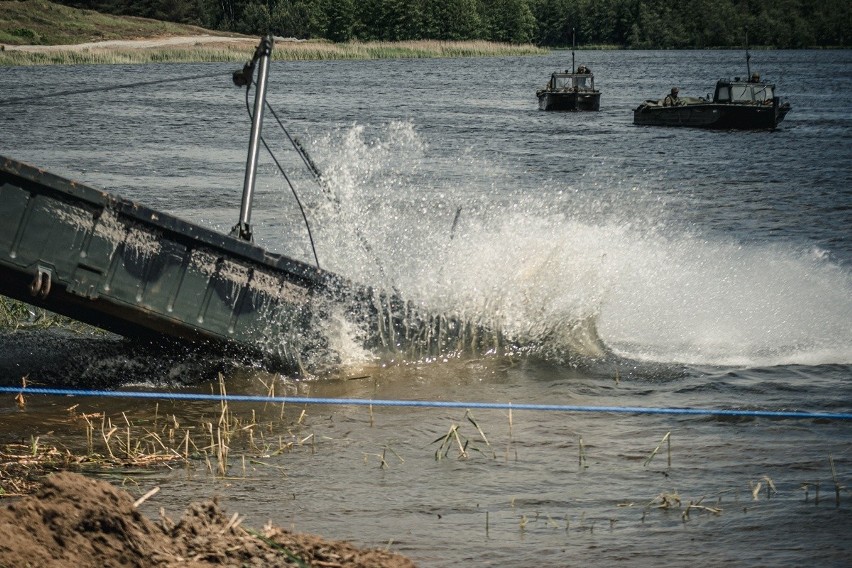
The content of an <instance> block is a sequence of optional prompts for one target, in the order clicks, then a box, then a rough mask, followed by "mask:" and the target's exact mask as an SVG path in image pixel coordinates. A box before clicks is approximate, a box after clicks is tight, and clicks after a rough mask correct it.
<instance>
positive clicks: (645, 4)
mask: <svg viewBox="0 0 852 568" xmlns="http://www.w3.org/2000/svg"><path fill="white" fill-rule="evenodd" d="M62 3H63V4H67V5H70V6H75V7H79V8H86V9H90V10H97V11H99V12H105V13H112V14H127V15H133V16H143V17H146V18H155V19H158V20H166V21H170V22H179V23H186V24H198V25H202V26H205V27H208V28H212V29H218V30H227V31H234V32H241V33H245V34H251V35H261V34H265V33H268V32H272V33H273V34H275V35H279V36H284V37H295V38H300V39H310V38H315V39H317V38H321V39H328V40H331V41H334V42H347V41H350V40H358V41H404V40H417V39H428V40H442V41H455V40H478V39H486V40H491V41H498V42H506V43H513V44H524V43H535V44H538V45H543V46H551V47H567V46H570V45H571V39H572V30H573V31H574V33H575V34H576V41H577V43H578V44H580V45H615V46H623V47H628V48H642V49H661V48H662V49H666V48H707V47H740V46H742V45H744V44H745V39H746V30H748V37H749V40H750V44H751V45H755V46H774V47H779V48H799V47H820V46H822V47H828V46H832V47H848V46H849V45H850V30H852V3H850V2H849V1H848V0H774V1H773V2H766V1H765V0H690V2H679V3H678V2H670V1H667V0H62ZM16 4H17V5H21V4H24V5H32V6H36V5H38V6H40V7H41V8H40V9H39V11H44V8H43V7H44V6H45V5H47V6H51V5H52V4H51V3H50V2H46V1H45V0H25V1H23V2H21V1H17V2H11V1H8V0H0V41H6V42H8V43H22V42H23V41H24V40H23V39H21V38H20V37H18V39H17V40H7V38H10V37H16V36H14V34H15V33H18V32H20V33H25V32H28V31H32V32H33V33H34V34H36V35H35V36H34V37H30V38H29V39H28V40H27V41H29V42H32V43H36V42H38V41H39V40H40V41H41V43H51V42H52V41H53V40H52V39H51V38H50V37H40V36H41V35H44V34H43V33H42V32H41V31H40V30H39V28H37V27H34V26H32V25H29V24H28V23H24V22H19V25H17V26H15V27H12V26H6V25H4V24H5V23H6V22H5V21H4V17H3V15H2V13H3V12H4V9H6V7H7V6H12V5H16ZM7 11H8V10H7Z"/></svg>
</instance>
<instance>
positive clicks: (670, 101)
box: [663, 87, 680, 107]
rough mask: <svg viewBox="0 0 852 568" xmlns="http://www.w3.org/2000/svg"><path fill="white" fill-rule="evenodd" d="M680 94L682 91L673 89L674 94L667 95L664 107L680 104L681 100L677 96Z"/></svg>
mask: <svg viewBox="0 0 852 568" xmlns="http://www.w3.org/2000/svg"><path fill="white" fill-rule="evenodd" d="M679 92H680V89H678V88H677V87H672V92H671V93H669V94H668V95H666V98H665V99H663V106H667V107H671V106H677V105H678V104H680V99H679V98H678V97H677V94H678V93H679Z"/></svg>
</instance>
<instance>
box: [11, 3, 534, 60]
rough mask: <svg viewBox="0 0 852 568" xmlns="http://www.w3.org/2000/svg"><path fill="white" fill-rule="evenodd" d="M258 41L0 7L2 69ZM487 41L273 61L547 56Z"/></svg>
mask: <svg viewBox="0 0 852 568" xmlns="http://www.w3.org/2000/svg"><path fill="white" fill-rule="evenodd" d="M257 41H258V38H254V37H246V36H240V35H238V34H229V33H226V32H219V31H211V30H205V29H203V28H199V27H195V26H186V25H179V24H172V23H168V22H161V21H157V20H149V19H146V18H133V17H124V16H112V15H108V14H101V13H98V12H94V11H92V10H79V9H75V8H69V7H67V6H63V5H60V4H54V3H52V2H48V1H46V0H25V1H6V0H2V1H0V66H11V65H79V64H114V63H124V64H127V63H165V62H172V63H178V62H184V63H186V62H211V61H240V62H242V61H245V60H246V59H249V58H250V57H251V55H252V53H254V48H255V46H256V45H257ZM547 52H548V51H547V50H545V49H541V48H538V47H536V46H533V45H512V44H502V43H493V42H485V41H458V42H446V41H428V40H424V41H404V42H366V43H360V42H351V43H341V44H337V43H331V42H328V41H324V40H316V41H313V40H312V41H299V40H283V39H279V40H278V41H277V42H276V45H275V49H274V51H273V59H276V60H324V59H389V58H397V59H399V58H426V57H483V56H504V55H542V54H545V53H547Z"/></svg>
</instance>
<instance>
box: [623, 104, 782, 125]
mask: <svg viewBox="0 0 852 568" xmlns="http://www.w3.org/2000/svg"><path fill="white" fill-rule="evenodd" d="M789 110H790V106H789V105H788V104H778V103H777V102H776V103H773V104H771V105H755V104H742V105H741V104H732V103H727V104H725V103H704V104H688V105H683V106H673V107H664V106H661V105H659V104H657V103H642V104H641V105H639V106H638V107H637V108H636V109H635V110H634V111H633V123H634V124H639V125H645V126H686V127H692V128H709V129H717V130H772V129H774V128H777V127H778V124H779V123H780V122H781V121H782V120H784V117H785V116H786V115H787V112H789Z"/></svg>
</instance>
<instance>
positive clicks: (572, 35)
mask: <svg viewBox="0 0 852 568" xmlns="http://www.w3.org/2000/svg"><path fill="white" fill-rule="evenodd" d="M576 71H577V68H576V67H574V28H571V73H574V72H576Z"/></svg>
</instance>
